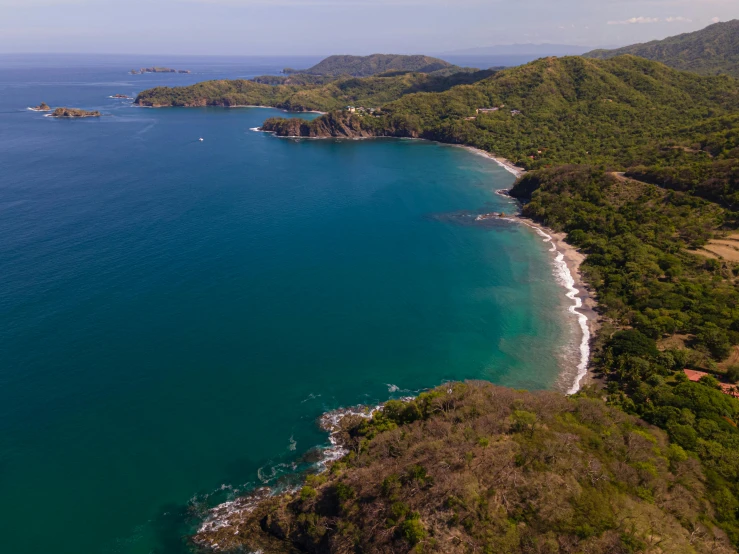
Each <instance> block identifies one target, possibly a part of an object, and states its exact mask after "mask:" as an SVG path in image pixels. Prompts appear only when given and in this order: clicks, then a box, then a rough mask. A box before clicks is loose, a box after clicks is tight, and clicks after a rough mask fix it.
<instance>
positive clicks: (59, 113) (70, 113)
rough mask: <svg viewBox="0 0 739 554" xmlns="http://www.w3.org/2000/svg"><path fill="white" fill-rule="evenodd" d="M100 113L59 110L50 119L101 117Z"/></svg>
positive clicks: (74, 109) (50, 115) (68, 109)
mask: <svg viewBox="0 0 739 554" xmlns="http://www.w3.org/2000/svg"><path fill="white" fill-rule="evenodd" d="M100 115H101V114H100V112H99V111H97V110H95V111H87V110H81V109H79V108H57V109H55V110H54V111H53V112H52V113H51V114H49V117H65V118H71V119H73V118H79V117H100Z"/></svg>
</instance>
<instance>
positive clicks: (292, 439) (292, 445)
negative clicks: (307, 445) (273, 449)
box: [287, 435, 298, 452]
mask: <svg viewBox="0 0 739 554" xmlns="http://www.w3.org/2000/svg"><path fill="white" fill-rule="evenodd" d="M297 448H298V443H297V441H296V440H295V437H294V436H293V435H291V436H290V441H289V443H288V446H287V449H288V450H290V451H291V452H294V451H295V450H297Z"/></svg>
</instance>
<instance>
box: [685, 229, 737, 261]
mask: <svg viewBox="0 0 739 554" xmlns="http://www.w3.org/2000/svg"><path fill="white" fill-rule="evenodd" d="M691 252H693V253H694V254H698V255H700V256H705V257H706V258H713V259H717V260H718V259H722V260H726V261H729V262H739V233H732V234H730V235H727V236H725V237H720V238H715V239H712V240H709V241H708V244H706V245H705V246H704V247H703V248H699V249H698V250H691Z"/></svg>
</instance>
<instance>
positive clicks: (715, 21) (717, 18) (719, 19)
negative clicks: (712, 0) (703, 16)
mask: <svg viewBox="0 0 739 554" xmlns="http://www.w3.org/2000/svg"><path fill="white" fill-rule="evenodd" d="M711 21H713V22H714V23H718V22H719V21H721V18H720V17H714V18H712V19H711Z"/></svg>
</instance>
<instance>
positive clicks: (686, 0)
mask: <svg viewBox="0 0 739 554" xmlns="http://www.w3.org/2000/svg"><path fill="white" fill-rule="evenodd" d="M731 19H739V0H0V53H19V52H35V53H121V54H124V53H125V54H187V55H194V54H200V55H224V54H229V55H300V54H302V55H319V54H339V53H340V54H370V53H374V52H381V53H399V54H407V53H423V54H441V53H449V52H453V51H455V50H459V49H466V48H475V47H484V46H490V45H497V44H516V43H555V44H572V45H579V46H592V47H613V46H622V45H627V44H632V43H635V42H644V41H647V40H653V39H660V38H664V37H667V36H671V35H676V34H680V33H685V32H690V31H695V30H698V29H701V28H703V27H705V26H707V25H710V24H711V23H713V22H718V21H728V20H731Z"/></svg>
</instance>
